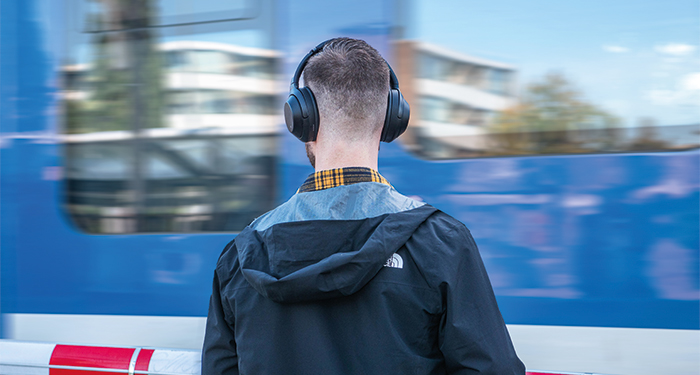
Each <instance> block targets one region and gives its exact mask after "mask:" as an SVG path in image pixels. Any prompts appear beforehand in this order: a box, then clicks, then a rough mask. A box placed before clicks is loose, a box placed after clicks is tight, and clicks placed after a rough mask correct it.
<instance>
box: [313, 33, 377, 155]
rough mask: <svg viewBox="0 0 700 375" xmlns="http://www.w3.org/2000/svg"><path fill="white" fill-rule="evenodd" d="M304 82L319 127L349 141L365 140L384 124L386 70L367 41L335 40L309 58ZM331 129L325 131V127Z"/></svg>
mask: <svg viewBox="0 0 700 375" xmlns="http://www.w3.org/2000/svg"><path fill="white" fill-rule="evenodd" d="M304 82H305V84H306V85H307V86H309V88H311V91H313V93H314V96H315V98H316V103H317V105H318V110H319V117H320V119H319V123H320V125H319V126H320V127H324V131H325V132H327V134H329V135H331V136H332V137H334V136H341V137H343V138H345V139H347V140H350V141H357V140H365V139H368V138H369V137H370V136H372V135H374V134H375V133H376V132H377V131H378V129H381V127H382V126H383V125H384V119H385V117H386V107H387V100H388V95H389V67H388V66H387V63H386V61H385V60H384V59H383V58H382V56H381V55H380V54H379V52H377V50H376V49H374V48H372V46H370V45H369V44H367V42H365V41H364V40H359V39H352V38H335V39H331V40H330V41H328V43H326V44H325V46H324V47H323V50H322V51H321V52H319V53H317V54H315V55H314V56H312V57H311V59H309V62H308V63H307V65H306V67H305V68H304ZM329 123H332V124H333V126H332V127H331V128H328V127H327V126H328V124H329Z"/></svg>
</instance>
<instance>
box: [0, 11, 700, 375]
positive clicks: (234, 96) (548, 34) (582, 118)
mask: <svg viewBox="0 0 700 375" xmlns="http://www.w3.org/2000/svg"><path fill="white" fill-rule="evenodd" d="M0 32H2V34H1V38H2V39H0V42H1V43H0V96H1V97H0V99H1V100H0V271H1V273H0V323H2V324H1V325H0V337H1V338H5V339H17V340H34V341H46V342H74V343H85V344H102V345H135V346H157V347H173V348H191V349H196V348H199V347H200V346H201V342H202V338H203V333H204V321H205V316H206V313H207V307H208V299H209V295H210V291H211V289H210V288H211V278H212V275H213V270H214V266H215V263H216V260H217V257H218V255H219V253H220V252H221V250H222V249H223V247H224V245H225V244H226V243H228V242H229V241H230V240H231V239H232V238H234V236H235V233H236V232H238V231H240V230H242V229H243V228H244V227H245V226H246V225H247V224H248V223H249V222H250V221H252V220H253V219H254V218H256V217H257V216H259V215H261V214H263V213H264V212H266V211H268V210H270V209H272V208H274V207H275V206H277V205H278V204H280V203H282V202H284V201H285V200H286V199H288V198H289V197H290V196H291V195H292V194H294V193H295V191H296V189H297V188H298V187H299V186H300V184H301V183H302V182H303V180H304V179H305V178H306V176H307V175H308V174H309V173H311V172H313V169H312V168H311V167H310V166H309V165H308V161H307V159H306V156H305V153H304V148H303V145H302V144H300V143H299V142H298V141H297V140H296V139H295V138H294V137H293V136H291V135H290V134H287V133H286V128H285V126H284V119H283V117H282V103H283V102H284V100H285V99H286V95H287V93H288V83H289V81H290V80H291V75H292V73H293V71H294V69H295V68H296V66H297V64H298V62H299V60H300V59H301V57H302V56H303V55H305V54H306V52H308V50H309V49H311V48H312V47H314V46H315V45H316V44H318V43H319V42H321V41H323V40H325V39H328V38H332V37H336V36H349V37H355V38H359V39H364V40H366V41H367V42H368V43H370V44H371V45H373V46H374V47H375V48H377V49H378V50H379V51H380V53H382V55H383V56H384V57H385V58H386V59H387V61H389V62H390V64H391V65H392V67H393V68H394V70H395V71H396V73H397V75H398V77H399V82H400V88H401V91H402V93H403V94H404V95H405V97H406V99H407V100H408V102H409V103H410V105H411V112H412V113H411V120H410V126H409V128H408V131H407V132H406V133H405V134H404V135H403V136H402V137H400V138H399V139H398V140H397V141H396V142H394V143H392V144H383V145H382V149H381V152H380V162H379V165H380V173H382V175H384V176H385V177H386V178H387V179H388V180H389V181H390V182H391V183H392V184H393V186H394V187H395V188H396V189H397V190H398V191H399V192H401V193H403V194H405V195H408V196H411V197H413V198H414V199H419V200H424V201H426V202H428V203H430V204H432V205H434V206H435V207H437V208H439V209H441V210H443V211H445V212H447V213H449V214H451V215H453V216H454V217H456V218H457V219H459V220H461V221H463V222H464V223H465V224H466V225H467V226H468V227H469V228H470V230H471V231H472V233H473V235H474V237H475V239H476V241H477V244H478V245H479V248H480V251H481V254H482V257H483V259H484V262H485V264H486V267H487V269H488V271H489V275H490V278H491V282H492V284H493V287H494V291H495V292H496V295H497V298H498V302H499V306H500V307H501V311H502V313H503V316H504V319H505V320H506V323H507V324H508V325H509V329H510V332H511V335H512V337H513V341H514V343H515V346H516V349H517V351H518V353H519V355H520V356H521V358H522V359H523V361H524V362H525V364H526V365H527V366H528V369H538V370H559V371H589V372H600V373H607V374H660V373H674V374H698V373H700V331H699V329H700V276H699V274H700V245H699V227H700V151H698V147H700V50H699V48H700V2H698V1H697V0H673V1H667V2H658V1H639V0H636V1H632V0H620V1H616V2H610V1H601V0H592V1H587V2H562V1H554V0H534V1H529V2H521V1H515V0H497V1H489V2H479V1H472V0H468V1H457V0H441V1H429V0H355V1H321V0H308V1H301V0H288V1H284V0H259V1H255V0H226V1H224V0H197V1H188V0H23V1H19V0H0ZM426 176H427V177H426Z"/></svg>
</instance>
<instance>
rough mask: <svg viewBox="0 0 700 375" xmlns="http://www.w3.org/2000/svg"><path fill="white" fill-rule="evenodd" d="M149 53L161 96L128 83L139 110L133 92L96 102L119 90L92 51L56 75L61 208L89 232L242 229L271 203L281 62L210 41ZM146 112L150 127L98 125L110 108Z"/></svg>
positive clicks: (270, 54)
mask: <svg viewBox="0 0 700 375" xmlns="http://www.w3.org/2000/svg"><path fill="white" fill-rule="evenodd" d="M154 49H155V50H156V51H157V54H158V59H157V61H158V62H159V64H160V67H159V68H157V69H154V68H149V69H143V68H141V69H140V71H145V72H157V74H159V75H160V76H161V78H159V79H158V81H160V86H159V87H148V86H147V85H144V84H140V85H139V83H140V82H135V83H134V82H132V83H130V84H129V85H131V86H130V87H132V86H136V87H137V88H138V89H139V90H142V91H143V92H142V93H141V94H140V95H138V96H137V97H139V98H141V100H143V101H146V102H147V103H145V104H144V103H138V102H137V101H135V100H134V97H135V96H134V95H133V92H132V91H125V92H119V93H117V94H118V95H114V94H113V95H111V96H107V95H103V94H101V90H102V92H104V91H105V90H106V87H108V85H110V84H111V85H113V86H115V85H116V84H117V83H121V82H113V81H112V82H110V80H109V79H108V78H109V77H113V76H115V75H116V74H115V73H109V72H108V73H105V72H103V71H100V69H99V67H98V64H97V62H98V61H99V59H100V57H99V50H98V51H97V52H98V53H96V55H97V57H96V58H95V59H94V60H93V62H92V63H83V64H80V65H72V66H66V67H64V68H63V74H64V91H63V93H62V96H63V99H64V101H65V103H66V108H67V114H66V125H65V127H64V133H65V134H64V135H63V140H64V142H65V145H66V165H67V169H66V182H67V184H66V187H67V209H68V211H69V213H70V214H71V216H72V218H73V219H74V222H75V223H76V225H78V226H79V227H80V228H81V229H83V230H86V231H88V232H91V233H131V232H171V231H178V232H192V231H195V232H196V231H235V230H240V229H242V228H243V227H244V226H245V225H246V224H247V223H249V222H250V221H251V220H252V219H253V218H255V217H257V216H259V215H260V214H262V213H264V212H265V211H267V210H269V209H271V208H272V205H273V204H274V197H275V195H274V186H275V182H274V176H275V171H274V169H275V165H276V161H275V160H276V157H277V154H276V149H277V144H276V136H277V134H278V131H279V128H280V126H281V116H280V114H279V112H280V111H279V105H277V101H278V100H279V99H278V96H279V95H280V94H282V93H284V92H285V90H286V87H285V85H284V84H283V83H282V82H281V81H280V79H279V77H278V76H277V70H278V68H277V64H278V63H279V59H280V54H279V52H277V51H273V50H268V49H260V48H249V47H242V46H236V45H230V44H225V43H215V42H206V41H170V42H164V43H160V44H158V45H156V46H154ZM130 68H131V69H132V70H134V68H133V67H130ZM127 69H129V68H127ZM153 74H156V73H153ZM132 76H137V77H138V75H132ZM141 79H142V81H141V83H142V82H147V81H148V79H149V77H141ZM151 80H153V79H152V78H151ZM154 103H156V105H154ZM149 106H150V107H157V108H158V110H157V112H156V115H157V116H159V118H160V121H157V122H156V121H154V122H152V123H154V124H157V126H146V127H138V126H133V123H132V124H130V121H131V120H130V117H129V116H122V117H120V118H119V121H113V122H114V123H119V124H120V125H118V126H114V125H110V126H105V125H104V124H105V123H107V121H102V122H101V121H100V119H101V118H107V116H109V110H110V108H114V109H112V111H113V112H114V111H116V110H117V109H119V108H126V109H125V111H126V112H130V113H138V112H137V109H138V108H139V107H141V108H144V107H145V108H149ZM99 108H106V109H107V110H105V111H101V110H99ZM146 115H151V116H152V115H153V114H152V113H151V114H144V116H146ZM131 118H134V117H131ZM133 121H137V122H138V121H139V118H138V117H136V118H134V120H133Z"/></svg>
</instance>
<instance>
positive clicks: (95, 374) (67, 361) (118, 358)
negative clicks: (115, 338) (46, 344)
mask: <svg viewBox="0 0 700 375" xmlns="http://www.w3.org/2000/svg"><path fill="white" fill-rule="evenodd" d="M134 350H136V349H134V348H107V347H102V346H78V345H56V347H55V348H54V349H53V353H52V354H51V359H50V360H49V364H50V365H60V366H76V367H98V368H113V369H120V370H122V369H123V370H128V369H129V362H131V356H132V355H133V354H134ZM151 355H153V353H151ZM150 359H151V358H150V356H149V357H148V361H150ZM146 366H148V364H147V365H146ZM49 375H123V373H118V372H102V371H83V370H66V369H55V368H52V369H49Z"/></svg>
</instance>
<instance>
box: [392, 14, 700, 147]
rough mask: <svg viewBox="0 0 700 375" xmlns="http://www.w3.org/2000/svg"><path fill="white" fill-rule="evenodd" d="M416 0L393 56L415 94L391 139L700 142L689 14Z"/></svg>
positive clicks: (507, 143)
mask: <svg viewBox="0 0 700 375" xmlns="http://www.w3.org/2000/svg"><path fill="white" fill-rule="evenodd" d="M414 4H415V5H416V8H417V9H416V10H415V12H414V14H413V15H412V16H411V18H410V19H406V20H403V22H404V25H403V27H404V30H406V31H405V32H404V34H403V37H402V38H401V39H400V40H397V41H396V42H395V48H394V52H395V53H396V55H395V59H394V60H395V61H394V63H393V65H394V68H395V70H396V71H397V74H398V75H399V78H400V81H401V89H402V92H403V93H404V94H405V96H406V98H407V100H408V101H409V103H410V104H411V123H410V125H411V126H409V128H408V130H407V133H406V135H404V136H402V137H401V138H399V141H400V142H402V143H403V144H404V146H406V149H407V150H410V151H412V152H415V153H416V154H417V155H418V156H420V157H423V158H428V159H442V158H447V159H449V158H474V157H492V156H508V155H540V154H582V153H608V152H637V151H664V150H666V151H669V150H687V149H691V148H697V147H700V123H699V122H698V119H699V118H700V83H699V82H700V73H698V70H697V61H698V58H699V57H700V46H699V45H698V44H697V37H696V32H695V31H696V30H697V27H698V22H697V17H695V18H693V17H691V18H688V17H683V16H682V15H681V14H679V13H678V12H674V11H672V8H668V7H665V6H664V5H662V4H652V3H645V4H639V3H638V2H634V1H623V2H618V3H615V4H609V3H600V4H597V5H591V4H588V3H586V5H584V4H582V3H576V2H559V3H556V2H550V1H536V2H534V3H532V2H527V3H518V2H495V3H494V2H448V3H435V2H431V1H428V0H419V1H415V2H414ZM611 14H627V15H629V17H626V18H625V19H624V20H623V19H622V18H615V17H611ZM672 24H673V25H678V27H676V28H674V31H673V32H671V30H670V27H666V26H663V25H672ZM590 25H596V28H595V29H591V27H589V26H590Z"/></svg>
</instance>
